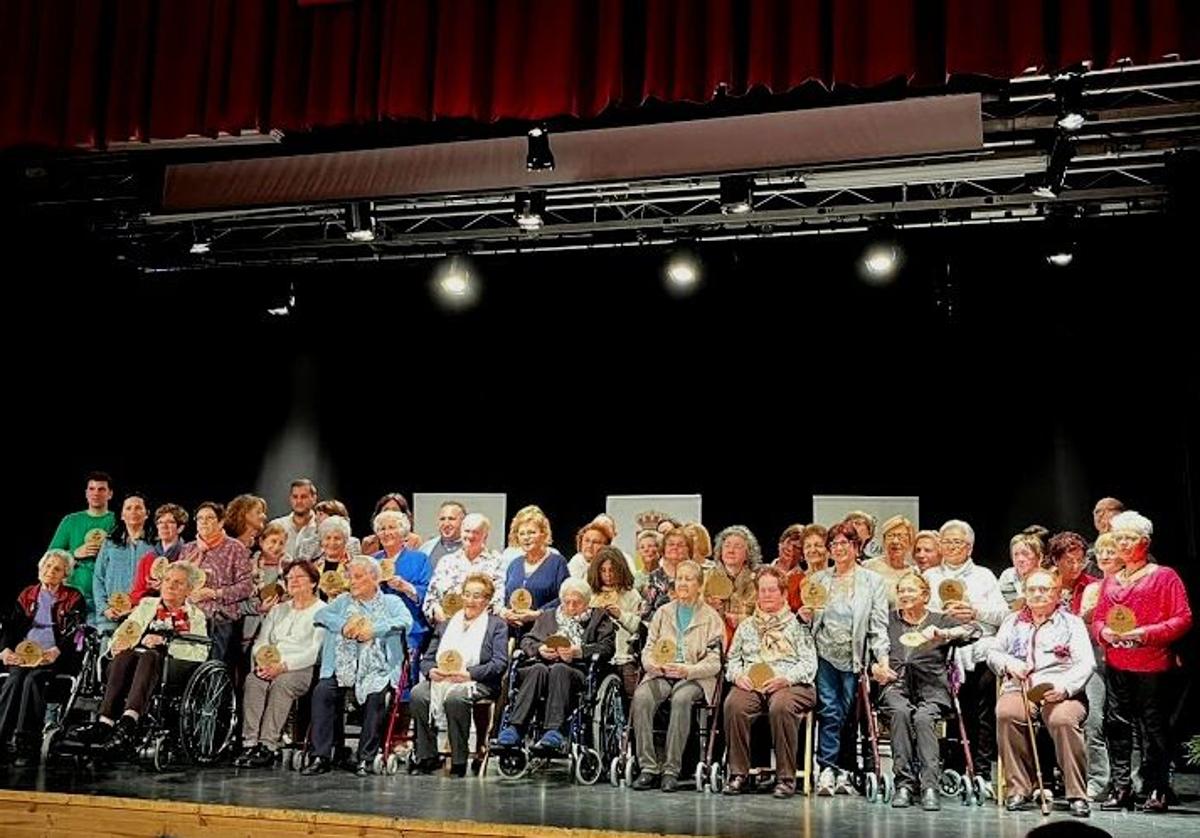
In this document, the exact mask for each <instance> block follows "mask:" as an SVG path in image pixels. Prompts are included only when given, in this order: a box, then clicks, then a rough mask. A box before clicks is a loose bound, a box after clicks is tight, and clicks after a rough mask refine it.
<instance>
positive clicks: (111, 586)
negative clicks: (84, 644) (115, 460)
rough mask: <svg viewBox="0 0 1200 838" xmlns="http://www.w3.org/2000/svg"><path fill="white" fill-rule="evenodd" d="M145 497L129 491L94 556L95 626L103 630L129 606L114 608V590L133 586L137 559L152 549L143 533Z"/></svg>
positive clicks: (118, 618) (124, 589) (115, 623)
mask: <svg viewBox="0 0 1200 838" xmlns="http://www.w3.org/2000/svg"><path fill="white" fill-rule="evenodd" d="M147 517H148V513H147V512H146V499H145V498H143V497H142V496H141V495H139V494H136V493H134V494H131V495H129V496H128V497H127V498H125V502H124V503H122V504H121V522H122V523H121V525H120V526H118V527H117V528H116V529H115V530H113V534H112V535H110V536H109V537H108V538H107V539H106V540H105V542H104V546H103V547H101V548H100V553H99V554H98V555H97V556H96V572H95V575H94V576H93V577H92V596H93V598H94V599H93V601H94V602H95V603H96V615H95V619H94V621H95V626H96V628H98V629H100V630H101V631H104V632H109V631H112V630H113V629H115V628H116V627H117V622H118V621H119V620H120V619H121V618H122V617H124V616H125V615H126V614H128V613H129V611H130V610H132V605H133V603H132V602H131V603H130V608H127V609H124V610H122V611H117V610H116V609H114V608H112V607H111V606H110V605H109V604H108V599H109V597H110V596H112V595H113V594H116V593H124V594H128V593H129V592H130V591H131V590H133V576H134V571H135V570H137V566H138V562H139V561H141V559H142V557H143V556H145V555H146V554H147V553H153V552H154V544H153V543H152V542H151V541H149V539H148V538H147V534H146V518H147Z"/></svg>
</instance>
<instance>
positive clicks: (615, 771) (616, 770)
mask: <svg viewBox="0 0 1200 838" xmlns="http://www.w3.org/2000/svg"><path fill="white" fill-rule="evenodd" d="M624 774H625V772H624V771H622V770H621V758H620V757H613V758H612V760H611V761H610V762H609V763H608V784H609V785H610V786H612V787H613V788H620V787H621V778H622V776H623V775H624Z"/></svg>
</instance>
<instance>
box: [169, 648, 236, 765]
mask: <svg viewBox="0 0 1200 838" xmlns="http://www.w3.org/2000/svg"><path fill="white" fill-rule="evenodd" d="M179 707H180V710H179V741H180V742H182V743H183V748H184V751H185V753H186V754H187V756H188V757H189V758H190V759H191V760H192V761H193V762H196V763H199V764H200V765H208V764H210V763H213V762H216V761H217V760H218V759H220V758H221V757H222V756H223V755H224V754H225V751H226V750H227V749H228V748H229V744H230V742H232V741H233V737H234V734H235V733H236V728H237V690H235V689H234V685H233V679H232V678H231V677H230V673H229V668H228V667H227V666H226V665H225V664H224V663H223V662H222V661H205V662H204V663H202V664H200V666H199V667H198V668H197V669H196V671H195V672H193V673H192V675H191V677H190V678H189V679H188V682H187V686H186V687H185V688H184V691H183V700H182V701H181V702H180V705H179Z"/></svg>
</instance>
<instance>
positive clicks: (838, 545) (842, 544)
mask: <svg viewBox="0 0 1200 838" xmlns="http://www.w3.org/2000/svg"><path fill="white" fill-rule="evenodd" d="M849 546H850V542H849V541H846V540H845V539H842V540H841V541H831V542H829V549H830V550H837V549H838V548H844V547H849Z"/></svg>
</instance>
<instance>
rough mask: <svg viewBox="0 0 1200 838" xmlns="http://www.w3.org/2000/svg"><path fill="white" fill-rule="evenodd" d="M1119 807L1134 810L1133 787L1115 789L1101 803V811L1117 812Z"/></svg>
mask: <svg viewBox="0 0 1200 838" xmlns="http://www.w3.org/2000/svg"><path fill="white" fill-rule="evenodd" d="M1119 809H1125V810H1126V811H1129V812H1132V811H1133V790H1132V789H1113V793H1112V794H1110V795H1109V796H1108V800H1105V801H1104V802H1103V803H1101V804H1100V811H1101V812H1115V811H1117V810H1119Z"/></svg>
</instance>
